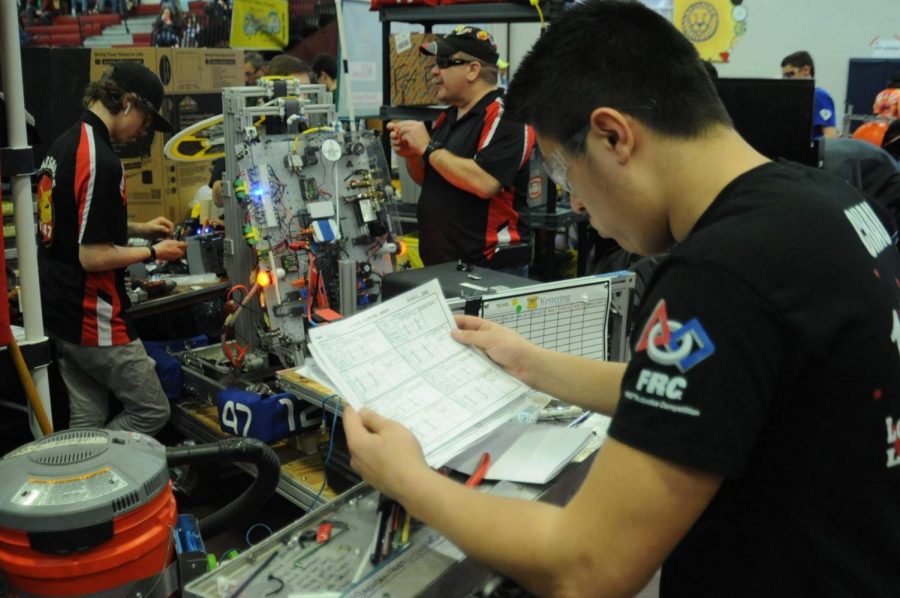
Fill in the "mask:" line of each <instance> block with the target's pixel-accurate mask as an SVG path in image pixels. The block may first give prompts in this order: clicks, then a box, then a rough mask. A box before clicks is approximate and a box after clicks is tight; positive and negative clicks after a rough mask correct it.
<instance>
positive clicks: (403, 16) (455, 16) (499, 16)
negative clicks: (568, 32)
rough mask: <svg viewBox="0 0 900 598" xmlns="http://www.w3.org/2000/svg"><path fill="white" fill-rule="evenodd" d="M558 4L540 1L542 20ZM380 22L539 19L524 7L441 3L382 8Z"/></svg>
mask: <svg viewBox="0 0 900 598" xmlns="http://www.w3.org/2000/svg"><path fill="white" fill-rule="evenodd" d="M563 6H564V4H563V3H562V2H554V1H550V2H541V10H542V11H543V13H544V19H545V20H548V21H549V20H551V19H553V18H554V17H556V16H558V15H559V14H561V13H562V11H563V10H564V9H563ZM378 18H379V20H380V21H381V22H382V23H386V22H397V23H421V24H425V23H428V24H450V25H457V24H462V25H465V24H468V23H491V22H503V23H534V22H537V21H539V20H540V17H539V16H538V12H537V9H535V8H534V7H533V6H529V5H527V4H514V3H510V2H488V3H485V4H442V5H439V6H422V5H416V6H403V5H399V6H382V7H381V8H380V9H379V11H378Z"/></svg>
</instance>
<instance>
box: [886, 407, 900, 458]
mask: <svg viewBox="0 0 900 598" xmlns="http://www.w3.org/2000/svg"><path fill="white" fill-rule="evenodd" d="M885 423H886V424H887V443H888V449H887V466H888V467H897V466H898V465H900V421H898V422H894V419H893V418H891V417H888V418H886V419H885Z"/></svg>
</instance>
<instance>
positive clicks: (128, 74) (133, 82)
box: [104, 62, 175, 133]
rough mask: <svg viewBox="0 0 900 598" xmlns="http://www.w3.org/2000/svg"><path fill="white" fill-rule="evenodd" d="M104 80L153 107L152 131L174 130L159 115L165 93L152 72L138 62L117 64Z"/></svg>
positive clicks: (170, 124) (167, 131) (169, 131)
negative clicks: (111, 82)
mask: <svg viewBox="0 0 900 598" xmlns="http://www.w3.org/2000/svg"><path fill="white" fill-rule="evenodd" d="M104 78H105V79H109V80H111V81H113V82H114V83H116V84H117V85H118V86H119V87H121V88H122V89H124V90H125V91H128V92H131V93H133V94H136V95H137V96H138V97H140V98H142V99H144V100H146V101H148V102H149V103H150V104H151V105H152V106H153V130H154V131H163V132H165V133H171V132H173V131H174V130H175V127H173V126H172V123H170V122H169V121H167V120H166V119H165V118H163V115H162V114H160V113H159V109H160V107H161V106H162V101H163V96H165V91H164V90H163V85H162V82H161V81H160V80H159V77H157V76H156V75H154V74H153V71H151V70H150V69H148V68H147V67H145V66H144V65H143V64H140V63H138V62H117V63H115V64H114V65H113V66H112V69H111V70H110V71H109V72H107V73H106V74H105V75H104Z"/></svg>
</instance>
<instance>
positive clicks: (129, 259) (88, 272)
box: [38, 62, 185, 434]
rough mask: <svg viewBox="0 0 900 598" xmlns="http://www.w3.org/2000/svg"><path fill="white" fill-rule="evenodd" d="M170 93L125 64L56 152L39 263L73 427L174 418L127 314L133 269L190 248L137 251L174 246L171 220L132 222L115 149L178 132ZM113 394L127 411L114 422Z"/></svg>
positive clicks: (153, 426) (45, 193) (42, 211)
mask: <svg viewBox="0 0 900 598" xmlns="http://www.w3.org/2000/svg"><path fill="white" fill-rule="evenodd" d="M162 100H163V86H162V83H160V81H159V79H158V78H157V77H156V75H154V74H153V73H152V72H150V70H148V69H147V68H146V67H145V66H143V65H141V64H137V63H131V62H122V63H118V64H116V65H114V66H113V67H112V69H111V70H110V71H109V72H108V73H107V74H105V75H104V76H103V77H102V78H101V79H100V80H98V81H94V82H92V83H91V84H90V85H89V86H88V88H87V90H86V91H85V94H84V106H85V108H86V109H87V110H85V112H84V114H83V115H82V117H81V119H80V120H79V122H77V123H75V124H74V125H73V126H72V127H71V128H69V130H67V131H66V132H65V133H63V134H62V135H61V136H60V137H59V138H58V139H57V140H56V141H55V142H54V143H53V145H52V146H51V147H50V151H49V152H48V153H47V157H46V158H45V159H44V162H43V163H42V164H41V172H40V179H39V181H38V215H39V220H40V241H41V245H40V249H39V252H38V260H39V261H38V263H39V266H40V279H41V303H42V305H43V312H44V324H45V326H46V328H47V331H48V332H49V334H50V336H51V337H52V338H53V340H54V344H55V347H56V359H57V363H58V365H59V369H60V373H61V374H62V377H63V381H64V382H65V383H66V387H67V388H68V391H69V407H70V414H71V415H70V420H69V425H70V427H72V428H102V427H104V426H106V427H107V428H109V429H114V430H133V431H136V432H143V433H145V434H155V433H156V432H158V431H159V430H160V429H161V428H162V427H163V426H164V425H165V423H166V421H167V420H168V418H169V403H168V400H167V399H166V395H165V394H164V393H163V390H162V386H161V385H160V383H159V378H157V376H156V372H155V371H154V365H153V361H152V360H151V359H150V357H148V356H147V353H146V351H144V347H143V345H142V344H141V342H140V339H138V338H137V334H136V333H135V331H134V328H133V326H132V325H131V322H130V321H129V319H128V317H127V314H126V313H125V310H126V309H127V308H128V306H129V301H128V296H127V295H126V294H125V283H124V276H125V267H126V266H128V265H129V264H134V263H137V262H142V261H149V260H176V259H179V258H180V257H181V256H182V255H184V250H185V244H184V243H182V242H180V241H174V240H171V239H164V240H162V241H159V242H157V243H156V244H154V245H152V246H151V247H128V246H127V243H128V238H129V237H132V236H140V237H146V238H151V239H153V238H159V237H167V236H169V235H170V234H171V232H172V229H173V226H172V223H171V222H169V221H168V220H166V219H165V218H162V217H160V218H155V219H153V220H150V221H148V222H133V223H132V222H128V218H127V214H128V209H127V203H128V200H127V193H126V190H125V172H124V169H123V167H122V162H121V161H120V160H119V158H118V156H116V154H115V153H114V152H113V148H112V144H111V142H112V141H116V142H119V143H125V142H128V141H132V140H134V139H136V138H138V137H141V136H143V135H145V134H147V133H148V132H152V131H171V130H172V125H170V124H169V123H168V122H167V121H166V120H165V119H164V118H163V117H162V116H161V115H160V114H159V107H160V105H161V104H162ZM109 391H112V392H113V393H114V394H115V395H116V398H117V399H118V400H120V401H121V402H122V405H123V411H122V412H121V413H120V414H119V415H117V416H116V417H114V418H113V419H112V420H111V421H109V422H107V419H108V413H109V405H108V395H109Z"/></svg>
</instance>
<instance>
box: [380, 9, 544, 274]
mask: <svg viewBox="0 0 900 598" xmlns="http://www.w3.org/2000/svg"><path fill="white" fill-rule="evenodd" d="M419 51H420V52H421V53H422V54H425V55H427V56H434V58H435V64H434V66H433V67H432V69H431V76H432V78H433V81H434V84H435V85H436V86H437V95H438V99H439V100H440V101H441V102H444V103H447V104H449V105H450V107H449V108H448V109H447V110H445V111H444V112H443V113H442V114H441V115H440V117H438V119H437V120H436V121H435V123H434V126H433V128H432V132H431V135H430V136H429V134H428V131H427V130H426V129H425V125H424V124H423V123H421V122H418V121H400V122H392V123H389V124H388V129H390V131H391V143H392V146H393V148H394V151H396V152H397V155H399V156H401V157H402V158H405V159H406V164H407V167H408V169H409V173H410V175H411V176H412V178H413V180H415V181H416V182H418V183H419V184H420V185H422V194H421V195H420V196H419V205H418V220H419V253H420V255H421V257H422V261H423V262H424V263H425V265H426V266H429V265H433V264H440V263H444V262H453V261H456V260H463V261H464V262H466V263H469V264H474V265H477V266H486V267H492V268H495V269H504V270H507V271H511V272H514V273H517V274H521V275H525V276H527V273H528V262H529V261H530V253H529V252H528V251H521V252H506V251H498V247H505V246H507V245H513V246H515V245H517V244H520V243H523V242H525V243H527V241H528V222H527V215H528V207H527V204H526V199H525V190H526V187H527V185H528V159H529V157H530V155H531V150H532V148H533V147H534V132H533V131H532V129H531V127H529V126H527V125H524V124H521V123H515V122H512V121H510V120H508V119H506V118H503V94H502V91H501V90H500V89H498V88H497V75H498V69H497V60H498V58H499V54H498V53H497V46H496V44H495V43H494V41H493V39H491V36H490V35H489V34H488V33H487V32H485V31H482V30H481V29H478V28H477V27H469V26H459V27H457V28H456V30H455V31H454V32H453V33H451V34H449V35H446V36H444V37H443V38H439V39H438V40H437V41H434V42H430V43H426V44H423V45H422V47H421V48H420V49H419ZM505 255H510V256H515V257H513V258H512V259H511V260H510V259H505V257H504V256H505Z"/></svg>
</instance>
